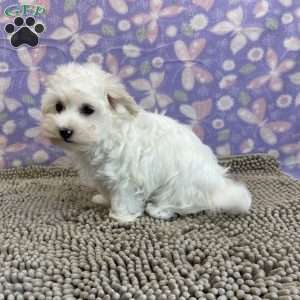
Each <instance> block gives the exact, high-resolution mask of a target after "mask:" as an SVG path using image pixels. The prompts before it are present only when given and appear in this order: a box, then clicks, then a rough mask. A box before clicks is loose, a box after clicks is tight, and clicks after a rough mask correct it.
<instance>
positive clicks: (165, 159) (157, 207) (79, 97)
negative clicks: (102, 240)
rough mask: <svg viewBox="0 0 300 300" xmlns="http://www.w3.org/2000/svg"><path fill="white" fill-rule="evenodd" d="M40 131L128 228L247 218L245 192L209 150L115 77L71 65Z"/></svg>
mask: <svg viewBox="0 0 300 300" xmlns="http://www.w3.org/2000/svg"><path fill="white" fill-rule="evenodd" d="M42 113H43V119H42V125H41V128H42V132H43V135H44V136H45V137H47V138H48V139H49V140H50V141H51V142H52V143H54V144H56V145H59V146H61V147H62V148H63V149H64V150H65V151H66V153H67V154H69V155H71V156H72V158H73V161H74V162H75V163H76V165H77V168H78V171H79V174H80V177H81V179H82V181H83V183H85V184H87V185H89V186H91V187H94V188H96V189H97V190H98V192H99V194H101V196H97V197H96V198H94V200H95V201H97V202H102V203H103V202H107V203H108V204H110V215H111V217H113V218H115V219H116V220H118V221H120V222H129V221H133V220H135V219H136V218H137V217H139V216H141V215H143V213H144V211H146V212H147V213H148V214H149V215H150V216H152V217H155V218H162V219H169V218H171V217H172V216H174V215H175V214H190V213H197V212H199V211H203V210H213V211H229V212H240V213H245V212H247V211H248V210H249V208H250V205H251V196H250V193H249V192H248V190H247V188H246V187H245V186H244V185H242V184H240V183H237V182H234V181H233V180H231V179H229V178H228V177H227V176H226V170H225V169H224V168H223V167H221V166H220V165H218V162H217V159H216V157H215V156H214V154H213V152H212V151H211V150H210V148H209V147H208V146H206V145H204V144H203V143H202V142H201V141H200V140H199V138H198V137H197V136H196V135H195V134H194V133H193V132H192V131H191V130H190V129H189V128H188V127H186V126H184V125H181V124H179V123H178V122H176V121H175V120H172V119H170V118H168V117H166V116H162V115H157V114H153V113H150V112H146V111H144V110H143V109H141V108H140V107H139V106H138V105H137V104H136V103H135V101H134V99H133V98H132V97H131V96H130V95H129V94H128V92H127V91H126V89H125V87H124V86H123V85H122V84H121V82H120V81H119V80H118V79H117V78H115V77H114V76H113V75H111V74H108V73H106V72H104V71H103V70H101V69H100V67H99V66H97V65H95V64H83V65H80V64H77V63H70V64H67V65H63V66H60V67H59V68H58V69H57V71H56V72H55V73H54V74H53V75H50V76H49V78H48V82H47V88H46V91H45V94H44V95H43V98H42Z"/></svg>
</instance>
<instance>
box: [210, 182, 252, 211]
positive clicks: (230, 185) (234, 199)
mask: <svg viewBox="0 0 300 300" xmlns="http://www.w3.org/2000/svg"><path fill="white" fill-rule="evenodd" d="M251 202H252V199H251V194H250V192H249V190H248V189H247V187H246V186H245V185H244V184H242V183H239V182H235V181H233V180H232V179H229V178H225V184H224V186H223V188H222V189H218V190H216V191H215V193H214V194H213V197H212V203H211V204H212V206H213V210H216V211H219V210H221V211H227V212H230V213H247V212H248V211H249V210H250V207H251Z"/></svg>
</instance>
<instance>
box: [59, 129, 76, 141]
mask: <svg viewBox="0 0 300 300" xmlns="http://www.w3.org/2000/svg"><path fill="white" fill-rule="evenodd" d="M59 134H60V136H61V137H62V138H63V139H64V140H65V141H67V140H68V139H69V138H70V137H71V136H72V134H73V130H71V129H69V128H61V129H59Z"/></svg>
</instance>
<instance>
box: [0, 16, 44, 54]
mask: <svg viewBox="0 0 300 300" xmlns="http://www.w3.org/2000/svg"><path fill="white" fill-rule="evenodd" d="M5 31H6V33H8V34H9V39H10V43H11V45H12V46H13V47H15V48H18V47H19V46H22V45H28V46H31V47H35V46H37V45H38V43H39V35H40V34H41V33H42V32H44V31H45V26H44V25H43V24H41V23H36V21H35V19H34V18H33V17H28V18H26V20H24V19H23V18H22V17H16V18H15V19H14V22H13V24H12V23H10V24H7V25H6V26H5Z"/></svg>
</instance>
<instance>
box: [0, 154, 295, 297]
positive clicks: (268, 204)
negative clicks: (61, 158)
mask: <svg viewBox="0 0 300 300" xmlns="http://www.w3.org/2000/svg"><path fill="white" fill-rule="evenodd" d="M222 163H223V164H225V165H230V166H231V170H232V172H233V174H235V175H236V176H237V177H238V178H240V179H242V180H244V181H246V182H247V184H248V186H249V188H250V190H251V192H252V193H253V196H254V205H253V208H252V210H251V213H250V214H249V215H246V216H228V215H224V214H218V215H209V214H206V213H201V214H198V215H194V216H188V217H180V218H177V219H175V220H172V221H169V222H163V221H159V220H154V219H152V218H150V217H143V218H140V219H139V220H138V221H137V222H135V223H132V224H127V225H119V224H117V223H116V222H114V221H112V220H110V219H109V217H108V215H107V211H106V210H103V209H102V208H101V207H99V206H96V205H93V204H91V203H90V201H89V199H90V198H91V196H92V192H91V191H89V190H87V189H86V188H84V187H82V186H80V184H79V182H78V178H77V176H76V174H75V173H73V171H70V170H66V169H59V168H40V167H32V168H26V169H10V170H5V171H1V172H0V208H1V209H0V299H9V300H10V299H69V300H71V299H91V300H92V299H101V300H106V299H107V300H108V299H114V300H115V299H122V300H125V299H145V300H154V299H159V300H160V299H170V300H171V299H174V300H175V299H191V300H192V299H246V300H248V299H249V300H250V299H253V300H254V299H280V300H289V299H300V183H299V182H297V181H296V180H294V179H292V178H289V177H287V176H286V175H284V174H282V173H281V172H280V171H279V168H278V166H277V163H276V161H275V160H274V159H272V158H271V157H268V156H257V155H254V156H248V157H243V156H241V157H233V158H228V159H223V160H222Z"/></svg>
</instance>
